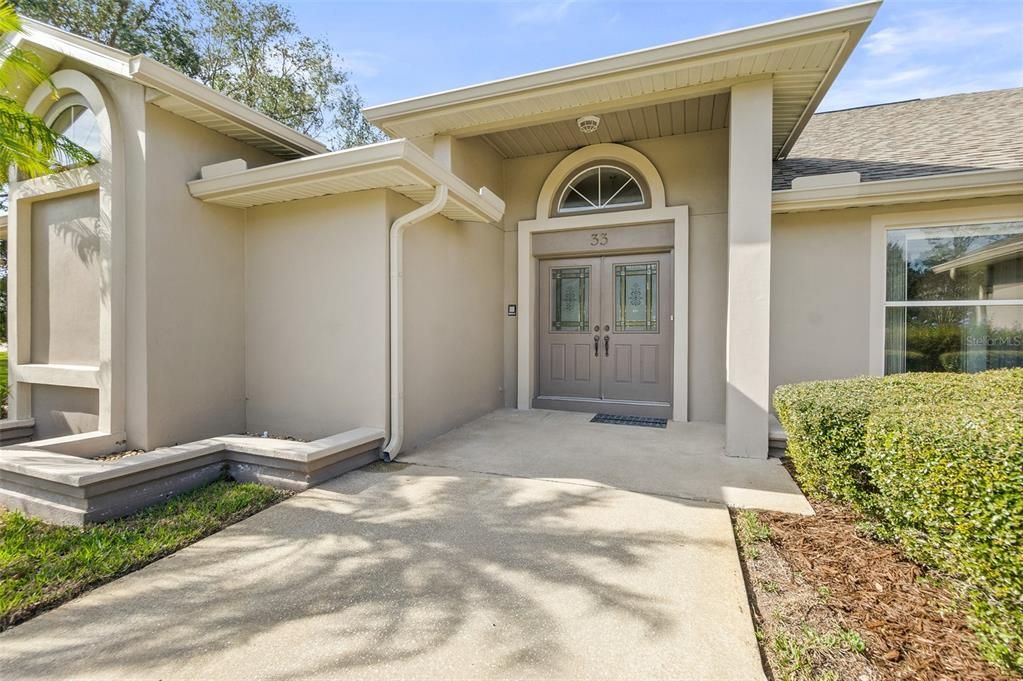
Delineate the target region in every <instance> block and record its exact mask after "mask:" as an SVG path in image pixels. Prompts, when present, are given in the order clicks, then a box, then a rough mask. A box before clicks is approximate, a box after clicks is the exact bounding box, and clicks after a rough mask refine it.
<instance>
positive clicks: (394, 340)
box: [381, 184, 448, 461]
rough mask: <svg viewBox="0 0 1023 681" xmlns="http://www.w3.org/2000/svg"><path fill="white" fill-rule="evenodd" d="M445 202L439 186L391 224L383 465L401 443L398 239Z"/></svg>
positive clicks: (401, 260)
mask: <svg viewBox="0 0 1023 681" xmlns="http://www.w3.org/2000/svg"><path fill="white" fill-rule="evenodd" d="M447 200H448V186H447V185H446V184H439V185H437V187H436V188H435V189H434V193H433V199H432V200H431V201H430V202H429V203H427V204H425V205H422V206H420V207H419V208H416V209H415V210H414V211H412V212H411V213H406V214H405V215H402V216H401V217H399V218H398V219H397V220H395V221H394V222H393V223H392V224H391V253H390V267H391V291H390V295H391V326H390V334H389V335H390V340H391V349H390V364H391V427H390V434H389V435H388V437H387V442H386V444H384V446H383V449H382V450H381V451H382V452H383V459H384V461H394V460H395V459H396V458H397V457H398V453H399V452H401V446H402V444H403V443H404V440H405V380H404V378H405V374H404V370H405V333H404V328H403V327H402V318H403V316H404V315H403V306H404V298H405V296H404V295H403V292H402V288H403V286H402V276H403V268H404V258H403V255H402V243H403V241H402V235H403V234H404V233H405V230H406V229H407V228H409V227H411V226H412V225H414V224H416V223H417V222H422V221H423V220H425V219H427V218H429V217H431V216H433V215H436V214H437V213H439V212H441V210H442V209H443V208H444V204H445V203H446V202H447Z"/></svg>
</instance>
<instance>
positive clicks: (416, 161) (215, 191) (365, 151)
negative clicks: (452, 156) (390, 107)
mask: <svg viewBox="0 0 1023 681" xmlns="http://www.w3.org/2000/svg"><path fill="white" fill-rule="evenodd" d="M385 167H393V168H396V169H401V170H404V171H406V172H407V173H408V174H410V175H411V176H413V177H415V178H416V179H417V180H418V182H419V183H420V185H421V186H423V187H436V186H438V185H441V184H444V185H447V186H448V189H449V191H450V194H451V196H452V200H455V201H457V202H458V203H459V204H461V205H462V206H464V207H466V208H467V209H468V210H470V211H471V212H473V213H475V214H476V215H477V216H478V217H479V218H480V220H481V221H483V222H491V223H492V222H497V221H498V220H500V219H501V217H502V216H503V215H504V201H502V200H501V199H500V198H498V197H497V195H495V194H494V193H493V192H491V191H489V190H487V189H486V188H484V189H481V190H480V191H478V192H477V191H475V190H474V189H473V188H472V187H470V186H469V185H468V184H466V182H465V181H463V180H462V179H461V178H459V177H458V176H457V175H455V174H454V173H452V172H451V171H449V170H447V169H445V168H443V167H441V166H440V164H438V163H437V162H436V161H434V160H433V159H432V158H430V156H428V155H427V154H426V153H425V152H424V151H422V150H421V149H419V148H418V147H417V146H416V145H414V144H412V143H411V142H409V141H408V140H404V139H399V140H391V141H388V142H380V143H378V144H370V145H366V146H363V147H354V148H352V149H343V150H341V151H334V152H330V153H327V154H320V155H318V156H309V157H306V158H300V159H295V160H293V161H284V162H282V163H275V164H273V165H268V166H262V167H259V168H252V169H250V170H245V171H243V172H238V173H232V174H229V175H222V176H220V177H213V178H210V179H206V180H193V181H191V182H189V183H188V191H189V192H190V193H191V194H192V196H193V197H195V198H197V199H200V200H202V201H209V202H214V203H216V202H217V201H218V200H223V199H225V198H228V197H238V196H243V195H246V194H248V195H256V194H258V193H259V192H262V191H266V190H269V189H273V188H277V187H282V186H295V185H302V184H305V183H313V182H319V181H323V180H327V179H330V178H331V177H339V176H344V175H353V176H354V175H357V174H359V173H361V172H366V171H369V170H379V169H383V168H385ZM390 188H392V189H396V187H390Z"/></svg>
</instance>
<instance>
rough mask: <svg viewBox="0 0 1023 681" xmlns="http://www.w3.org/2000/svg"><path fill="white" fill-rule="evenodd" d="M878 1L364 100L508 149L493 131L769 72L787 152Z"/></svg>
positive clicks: (407, 131) (430, 127)
mask: <svg viewBox="0 0 1023 681" xmlns="http://www.w3.org/2000/svg"><path fill="white" fill-rule="evenodd" d="M879 6H880V2H867V3H863V4H859V5H852V6H849V7H842V8H839V9H835V10H829V11H825V12H818V13H815V14H808V15H805V16H801V17H796V18H794V19H787V20H784V21H777V22H773V23H768V24H762V25H759V26H753V27H751V28H746V29H741V30H738V31H729V32H727V33H720V34H717V35H712V36H707V37H703V38H696V39H693V40H685V41H682V42H678V43H672V44H670V45H664V46H661V47H655V48H651V49H647V50H640V51H637V52H630V53H627V54H623V55H618V56H615V57H608V58H606V59H598V60H594V61H590V62H583V63H580V64H575V65H572V66H566V67H562V68H557V69H551V70H548V71H540V72H537V73H532V74H528V75H525V76H518V77H515V78H508V79H505V80H499V81H494V82H491V83H484V84H482V85H475V86H471V87H466V88H461V89H457V90H451V91H448V92H442V93H439V94H435V95H428V96H425V97H417V98H414V99H409V100H404V101H401V102H395V103H393V104H385V105H381V106H375V107H370V108H368V109H366V115H367V117H368V118H369V119H370V120H371V121H372V122H373V123H375V124H376V125H378V126H380V127H381V128H382V129H383V130H385V131H386V132H387V133H388V134H390V135H392V136H394V137H406V138H417V137H428V136H430V135H453V136H456V137H471V136H477V135H487V136H491V135H494V136H495V139H493V140H491V141H492V143H493V144H495V146H496V147H498V148H500V147H501V145H502V143H506V144H507V145H508V146H509V151H510V150H511V148H510V147H511V146H512V145H513V144H514V142H513V141H512V139H511V137H512V136H509V135H504V136H501V135H500V134H499V133H505V132H508V131H512V130H515V129H521V128H525V129H526V133H525V134H526V135H529V134H530V133H533V134H540V131H538V130H533V129H534V128H537V127H539V126H544V125H547V124H557V123H559V122H567V121H570V120H572V119H574V118H575V117H577V116H580V115H584V114H605V113H611V112H615V111H630V112H631V111H633V110H637V109H639V110H642V109H644V108H645V107H655V108H656V107H658V106H660V105H664V104H670V103H671V102H680V101H682V100H690V99H694V98H696V99H702V98H703V97H705V96H708V95H715V96H716V95H717V94H719V93H722V92H727V91H728V90H729V88H730V87H731V86H732V85H735V84H736V83H741V82H744V81H748V80H754V79H760V78H771V79H773V81H774V85H775V88H774V93H775V99H774V151H775V155H776V156H784V155H785V153H787V151H788V150H789V148H790V147H791V145H792V144H793V143H794V141H795V139H796V137H797V136H798V134H799V131H800V130H802V127H803V125H805V123H806V121H807V120H808V119H809V117H810V115H811V114H812V113H813V111H814V109H816V107H817V105H818V103H819V102H820V100H821V99H822V98H823V97H824V94H825V93H826V91H827V89H828V87H829V86H830V85H831V82H832V81H833V80H834V78H835V76H837V74H838V71H839V70H840V69H841V67H842V65H843V64H844V63H845V61H846V59H848V57H849V54H850V53H851V52H852V49H853V47H854V46H855V45H856V43H857V42H858V41H859V39H860V37H861V36H862V35H863V33H864V31H866V29H867V27H868V26H869V25H870V22H871V20H872V19H873V17H874V14H875V13H876V12H877V9H878V7H879ZM715 101H716V100H715ZM712 112H713V109H712ZM712 115H713V113H712ZM646 116H647V114H644V118H646ZM697 116H698V114H697ZM630 118H631V115H630ZM698 123H699V121H697V124H698ZM557 127H558V126H555V128H557ZM658 127H660V123H658ZM555 131H556V130H551V132H555ZM568 143H569V142H568V140H565V141H563V142H560V143H557V142H555V141H554V140H552V141H550V143H549V144H550V145H552V146H556V145H557V144H562V145H565V144H568ZM547 144H548V143H546V142H545V143H544V144H539V143H538V144H537V145H536V146H537V148H540V147H544V148H546V146H547ZM562 148H570V147H564V146H563V147H562ZM518 153H519V152H515V155H517V154H518Z"/></svg>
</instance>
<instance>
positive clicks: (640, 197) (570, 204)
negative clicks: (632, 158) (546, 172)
mask: <svg viewBox="0 0 1023 681" xmlns="http://www.w3.org/2000/svg"><path fill="white" fill-rule="evenodd" d="M645 205H646V192H645V191H644V189H643V185H642V183H641V182H640V180H639V179H638V176H637V175H636V174H635V173H634V172H632V171H630V170H626V169H625V168H623V167H621V166H616V165H608V164H600V165H594V166H590V167H588V168H585V169H583V170H581V171H579V172H578V173H576V174H575V175H573V176H572V177H571V179H569V180H568V182H566V183H565V187H564V188H563V189H562V190H561V194H560V195H559V198H558V207H557V212H558V213H585V212H592V211H603V210H621V209H623V208H634V207H635V208H638V207H642V206H645Z"/></svg>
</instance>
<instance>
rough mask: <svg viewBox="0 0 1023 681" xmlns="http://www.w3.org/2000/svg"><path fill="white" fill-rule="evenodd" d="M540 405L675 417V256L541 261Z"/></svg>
mask: <svg viewBox="0 0 1023 681" xmlns="http://www.w3.org/2000/svg"><path fill="white" fill-rule="evenodd" d="M539 284H540V286H539V295H540V300H539V305H538V306H537V310H538V314H539V319H538V322H539V324H538V327H539V348H538V349H539V352H538V359H539V362H538V365H539V372H540V375H539V390H538V396H537V398H536V399H535V400H534V406H535V407H538V408H546V409H571V410H576V411H593V412H600V413H607V414H617V415H623V416H655V417H660V418H670V417H671V392H672V391H671V376H672V343H671V339H672V336H673V332H672V324H673V321H672V318H671V309H672V300H671V291H672V284H671V257H670V255H669V254H668V253H656V254H650V255H620V256H604V257H597V258H570V259H562V260H542V261H540V277H539Z"/></svg>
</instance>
